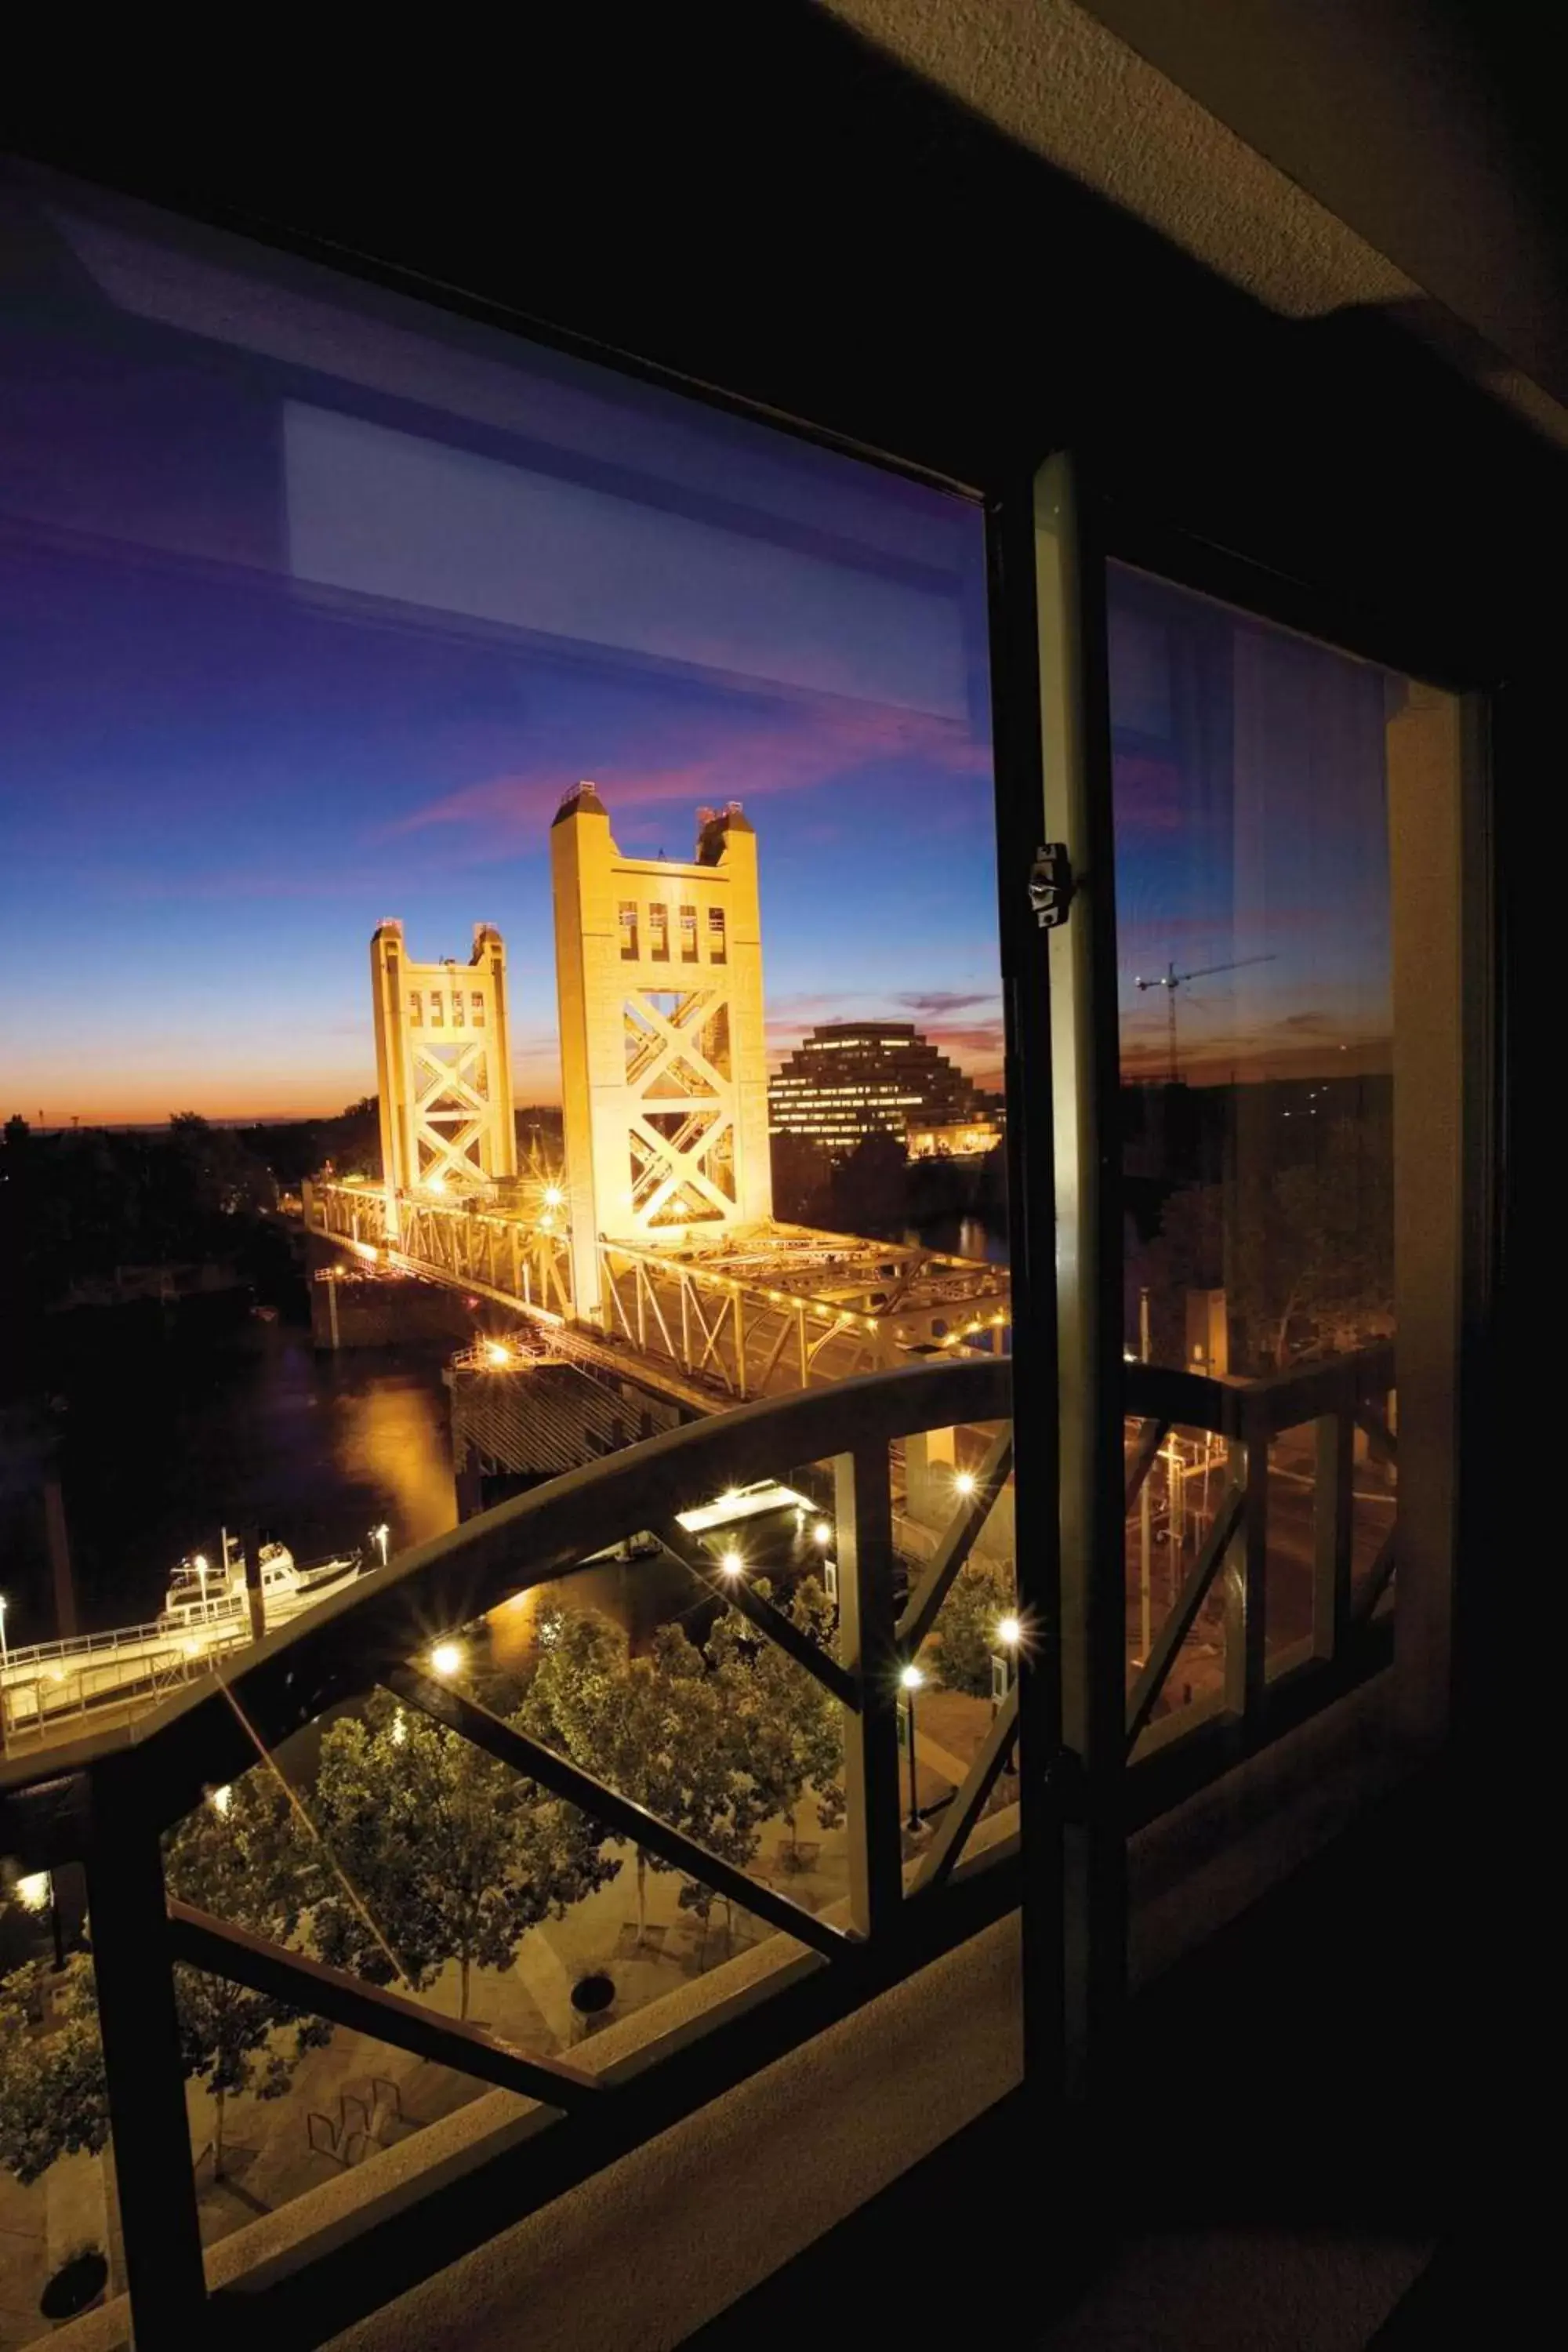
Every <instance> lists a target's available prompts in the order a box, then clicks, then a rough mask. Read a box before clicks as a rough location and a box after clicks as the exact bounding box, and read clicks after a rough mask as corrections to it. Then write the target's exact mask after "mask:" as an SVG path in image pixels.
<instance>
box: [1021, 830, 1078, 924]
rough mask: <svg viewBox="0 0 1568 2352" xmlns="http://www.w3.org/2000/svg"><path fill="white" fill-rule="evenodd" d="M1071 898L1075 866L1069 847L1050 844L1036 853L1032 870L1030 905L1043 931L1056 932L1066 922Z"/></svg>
mask: <svg viewBox="0 0 1568 2352" xmlns="http://www.w3.org/2000/svg"><path fill="white" fill-rule="evenodd" d="M1072 895H1073V878H1072V863H1071V860H1070V859H1069V858H1068V853H1067V845H1066V843H1065V842H1061V841H1049V842H1047V844H1046V845H1045V846H1044V848H1042V849H1038V850H1037V851H1036V853H1035V862H1034V864H1033V866H1030V868H1029V904H1030V906H1031V907H1032V908H1034V910H1035V920H1036V922H1037V924H1038V926H1039V928H1040V929H1041V930H1042V931H1054V930H1055V929H1057V928H1058V925H1059V924H1062V923H1065V922H1066V920H1067V919H1068V908H1069V907H1070V906H1071V904H1072Z"/></svg>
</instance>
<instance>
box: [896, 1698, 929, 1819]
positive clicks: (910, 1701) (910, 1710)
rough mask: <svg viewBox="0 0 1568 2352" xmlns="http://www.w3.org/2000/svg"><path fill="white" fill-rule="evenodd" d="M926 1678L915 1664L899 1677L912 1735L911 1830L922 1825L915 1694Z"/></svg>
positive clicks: (906, 1716) (906, 1717)
mask: <svg viewBox="0 0 1568 2352" xmlns="http://www.w3.org/2000/svg"><path fill="white" fill-rule="evenodd" d="M924 1680H925V1676H924V1675H922V1674H921V1670H920V1668H919V1666H917V1665H915V1664H913V1662H912V1661H911V1663H910V1664H909V1665H907V1666H905V1667H903V1668H902V1670H901V1671H900V1675H899V1687H900V1690H901V1691H902V1692H903V1694H904V1708H905V1719H906V1721H907V1722H908V1725H909V1733H910V1820H909V1826H910V1829H911V1830H918V1829H919V1827H920V1825H921V1806H920V1786H919V1782H918V1780H916V1777H915V1693H916V1691H918V1690H919V1688H920V1686H921V1684H922V1683H923V1682H924Z"/></svg>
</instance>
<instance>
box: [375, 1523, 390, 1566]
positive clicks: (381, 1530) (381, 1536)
mask: <svg viewBox="0 0 1568 2352" xmlns="http://www.w3.org/2000/svg"><path fill="white" fill-rule="evenodd" d="M391 1534H392V1529H391V1528H389V1527H388V1526H387V1524H386V1521H385V1520H384V1519H383V1520H382V1522H381V1524H380V1526H379V1527H374V1528H372V1529H371V1531H370V1539H371V1541H372V1543H373V1544H374V1546H375V1548H376V1549H377V1551H378V1552H379V1553H380V1554H381V1564H382V1566H383V1568H384V1567H385V1566H386V1546H387V1540H388V1538H390V1536H391Z"/></svg>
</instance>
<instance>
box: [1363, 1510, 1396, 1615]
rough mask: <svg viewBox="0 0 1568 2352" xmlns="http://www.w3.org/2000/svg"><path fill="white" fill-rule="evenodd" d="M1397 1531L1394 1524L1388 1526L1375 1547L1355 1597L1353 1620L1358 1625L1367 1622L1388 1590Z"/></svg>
mask: <svg viewBox="0 0 1568 2352" xmlns="http://www.w3.org/2000/svg"><path fill="white" fill-rule="evenodd" d="M1398 1533H1399V1528H1398V1526H1397V1524H1395V1525H1394V1527H1392V1528H1389V1530H1388V1532H1387V1534H1386V1535H1385V1536H1384V1538H1383V1541H1382V1542H1381V1543H1380V1544H1379V1546H1378V1548H1377V1557H1376V1559H1374V1560H1373V1563H1372V1570H1371V1573H1370V1574H1369V1576H1368V1577H1367V1580H1366V1582H1365V1584H1364V1585H1363V1587H1362V1590H1361V1592H1360V1593H1359V1595H1358V1596H1357V1599H1356V1605H1355V1622H1356V1623H1357V1624H1358V1625H1364V1624H1366V1623H1368V1622H1369V1621H1370V1619H1371V1617H1372V1613H1373V1610H1374V1609H1375V1608H1376V1607H1377V1604H1378V1602H1379V1601H1381V1600H1382V1599H1383V1596H1384V1592H1385V1591H1387V1590H1388V1586H1389V1583H1390V1581H1391V1580H1392V1579H1393V1575H1394V1568H1395V1566H1396V1565H1397V1563H1396V1561H1395V1559H1394V1538H1395V1536H1396V1535H1397V1534H1398Z"/></svg>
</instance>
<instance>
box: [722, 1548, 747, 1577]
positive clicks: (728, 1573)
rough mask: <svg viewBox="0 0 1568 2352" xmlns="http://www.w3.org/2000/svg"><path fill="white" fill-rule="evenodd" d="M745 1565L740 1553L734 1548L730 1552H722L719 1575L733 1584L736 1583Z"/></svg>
mask: <svg viewBox="0 0 1568 2352" xmlns="http://www.w3.org/2000/svg"><path fill="white" fill-rule="evenodd" d="M745 1565H746V1563H745V1561H744V1560H743V1559H742V1558H741V1555H740V1553H739V1552H738V1551H736V1550H735V1549H733V1548H732V1547H731V1549H730V1550H729V1551H721V1553H720V1555H719V1573H720V1575H721V1576H722V1577H726V1578H727V1579H728V1580H729V1581H730V1582H731V1584H733V1583H735V1581H736V1580H737V1579H738V1578H739V1576H740V1574H741V1571H742V1569H743V1568H744V1567H745Z"/></svg>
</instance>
